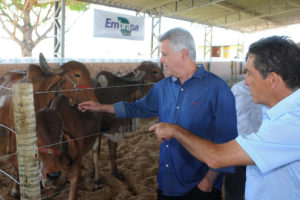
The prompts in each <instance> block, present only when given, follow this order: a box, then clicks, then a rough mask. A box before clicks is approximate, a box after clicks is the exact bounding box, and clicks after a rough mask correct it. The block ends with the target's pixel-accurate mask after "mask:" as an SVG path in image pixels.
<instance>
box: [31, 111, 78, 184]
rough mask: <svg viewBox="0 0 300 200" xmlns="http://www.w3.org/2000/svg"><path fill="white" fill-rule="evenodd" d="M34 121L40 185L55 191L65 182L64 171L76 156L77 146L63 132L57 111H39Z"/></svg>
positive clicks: (61, 121)
mask: <svg viewBox="0 0 300 200" xmlns="http://www.w3.org/2000/svg"><path fill="white" fill-rule="evenodd" d="M36 119H37V121H36V122H37V127H36V131H37V143H38V147H39V148H38V149H39V158H40V164H41V174H42V185H43V187H44V188H45V189H56V188H57V187H58V186H61V185H63V184H64V183H65V182H66V171H67V168H68V167H69V166H70V165H72V163H73V162H74V160H75V159H76V158H77V156H78V146H77V145H76V142H74V141H72V139H71V138H70V136H69V135H68V134H67V133H65V132H64V131H63V126H64V123H63V120H62V118H61V116H60V114H59V113H58V112H57V111H55V110H52V109H49V108H44V109H41V110H40V111H39V112H37V114H36Z"/></svg>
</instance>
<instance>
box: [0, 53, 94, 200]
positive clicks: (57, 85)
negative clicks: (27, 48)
mask: <svg viewBox="0 0 300 200" xmlns="http://www.w3.org/2000/svg"><path fill="white" fill-rule="evenodd" d="M16 83H32V84H33V90H34V92H45V93H39V94H38V93H35V94H34V106H35V111H37V110H39V109H41V108H43V107H47V104H49V102H50V100H51V99H52V98H53V97H54V96H55V95H56V94H57V93H63V94H65V95H66V96H68V97H69V99H70V101H71V102H72V104H75V103H77V102H78V103H80V102H82V101H86V100H90V99H94V100H95V101H96V100H97V99H96V96H95V94H94V91H93V90H80V89H79V88H84V87H91V78H90V74H89V71H88V69H87V68H86V66H85V65H83V64H82V63H80V62H76V61H70V62H68V63H65V64H63V65H62V66H61V67H60V68H58V69H55V70H54V69H52V68H50V67H49V66H48V64H47V62H46V60H45V58H44V56H43V55H42V54H40V66H38V65H34V64H31V65H29V66H28V67H27V71H13V72H8V73H5V74H3V75H2V76H1V77H0V86H1V87H0V94H1V96H0V124H3V125H4V126H7V127H9V128H11V129H13V130H14V121H13V108H12V92H11V90H8V89H5V88H11V87H12V85H13V84H16ZM70 89H72V91H66V90H70ZM54 91H57V92H56V93H55V92H54ZM5 132H6V135H7V138H8V143H7V144H8V153H9V154H11V153H15V152H16V151H17V149H16V138H15V134H13V133H11V132H10V131H9V130H8V129H6V131H5ZM11 160H12V163H13V166H14V167H15V169H16V170H17V168H18V164H17V163H18V162H17V156H16V155H15V156H13V157H12V159H11ZM17 179H18V170H17ZM11 195H12V196H14V197H18V196H19V187H18V185H17V184H16V183H14V186H13V188H12V190H11Z"/></svg>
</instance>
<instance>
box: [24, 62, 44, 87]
mask: <svg viewBox="0 0 300 200" xmlns="http://www.w3.org/2000/svg"><path fill="white" fill-rule="evenodd" d="M43 76H44V73H43V71H42V70H41V68H40V66H38V65H29V66H28V67H27V82H29V83H33V82H36V81H37V80H40V78H41V77H43Z"/></svg>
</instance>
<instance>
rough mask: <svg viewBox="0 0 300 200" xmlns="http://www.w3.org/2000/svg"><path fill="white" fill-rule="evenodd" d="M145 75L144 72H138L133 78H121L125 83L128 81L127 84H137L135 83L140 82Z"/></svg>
mask: <svg viewBox="0 0 300 200" xmlns="http://www.w3.org/2000/svg"><path fill="white" fill-rule="evenodd" d="M145 74H146V72H145V71H144V70H138V71H137V73H136V74H135V76H134V77H130V78H122V79H123V80H125V81H128V82H137V81H140V80H142V78H144V76H145Z"/></svg>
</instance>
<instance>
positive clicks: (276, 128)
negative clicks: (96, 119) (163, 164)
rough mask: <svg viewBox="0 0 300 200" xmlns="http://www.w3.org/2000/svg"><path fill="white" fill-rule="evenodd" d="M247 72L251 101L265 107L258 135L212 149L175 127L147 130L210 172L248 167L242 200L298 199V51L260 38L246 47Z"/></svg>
mask: <svg viewBox="0 0 300 200" xmlns="http://www.w3.org/2000/svg"><path fill="white" fill-rule="evenodd" d="M246 67H247V74H246V79H245V84H246V85H248V86H249V89H250V91H251V95H252V97H253V100H254V102H255V103H260V104H264V105H265V107H264V108H263V116H262V125H261V126H260V128H259V130H258V131H257V132H256V133H252V134H249V135H247V136H238V137H237V138H236V139H234V140H232V141H230V142H227V143H223V144H215V143H214V142H211V141H208V140H206V139H202V138H200V137H199V136H196V135H194V134H192V133H191V132H189V131H187V130H185V129H184V128H182V127H180V126H178V125H173V124H167V123H160V124H156V125H153V126H152V127H150V130H151V131H155V133H156V135H157V137H158V139H159V140H161V141H163V140H169V139H171V138H175V139H176V140H178V141H179V142H180V143H181V144H183V146H184V147H185V148H186V149H187V150H188V151H189V152H190V153H191V154H193V155H194V156H195V157H196V158H198V159H199V160H201V161H203V162H205V163H207V164H208V166H210V167H212V168H216V169H217V168H220V167H225V166H233V165H235V166H237V165H247V178H246V194H245V196H246V200H282V199H289V200H297V199H300V90H299V87H300V49H299V48H298V47H297V45H296V44H295V43H294V42H293V41H291V40H289V39H288V38H286V37H280V36H273V37H269V38H264V39H261V40H259V41H257V42H255V43H253V44H252V45H251V46H250V47H249V52H248V56H247V63H246Z"/></svg>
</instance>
